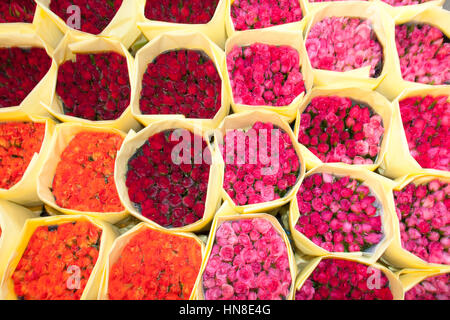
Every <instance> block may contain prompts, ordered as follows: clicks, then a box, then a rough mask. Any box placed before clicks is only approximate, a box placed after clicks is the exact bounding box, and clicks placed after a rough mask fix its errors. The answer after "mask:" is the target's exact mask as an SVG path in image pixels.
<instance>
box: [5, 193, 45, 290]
mask: <svg viewBox="0 0 450 320" xmlns="http://www.w3.org/2000/svg"><path fill="white" fill-rule="evenodd" d="M35 216H36V215H35V214H34V213H33V212H31V211H30V210H28V209H26V208H24V207H21V206H19V205H17V204H14V203H11V202H8V201H5V200H1V199H0V229H1V235H0V284H1V280H2V279H3V274H4V273H5V270H6V267H7V263H8V259H9V257H10V255H11V254H12V253H13V251H14V248H15V247H16V245H17V243H18V242H19V240H20V238H19V235H20V232H21V231H22V227H23V225H24V224H25V221H26V220H27V219H31V218H34V217H35Z"/></svg>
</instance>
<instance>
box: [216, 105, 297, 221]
mask: <svg viewBox="0 0 450 320" xmlns="http://www.w3.org/2000/svg"><path fill="white" fill-rule="evenodd" d="M258 121H260V122H263V123H269V122H270V123H272V124H273V125H275V126H277V127H278V128H280V129H281V130H283V131H284V132H286V133H287V134H288V135H289V136H290V137H291V140H292V145H293V147H294V149H295V152H296V153H297V156H298V158H299V161H300V175H299V177H298V179H297V183H296V184H295V185H294V186H293V187H292V188H291V190H290V191H289V192H288V193H287V194H286V195H285V196H284V197H283V198H280V199H276V200H273V201H269V202H262V203H257V204H248V205H244V206H239V205H236V204H235V203H234V201H233V200H232V199H231V197H230V196H229V195H228V193H227V192H226V191H225V189H224V188H223V183H221V185H220V187H221V189H222V191H221V192H222V198H223V199H224V200H225V201H226V202H227V203H228V204H229V205H230V206H231V208H233V210H234V211H236V212H239V213H255V212H268V213H270V211H273V210H275V209H279V208H280V207H281V206H283V205H285V204H286V203H288V202H289V201H291V200H292V198H293V197H294V196H295V194H296V193H297V191H298V188H299V187H300V184H301V183H302V181H303V177H304V175H305V172H306V166H305V160H304V158H303V153H302V152H301V150H300V144H299V143H297V142H296V140H295V136H294V133H293V132H292V130H291V127H290V126H289V124H288V123H287V122H286V121H284V120H283V119H282V118H281V117H280V116H278V115H277V114H275V113H272V112H269V111H263V110H260V111H248V112H243V113H238V114H233V115H231V116H228V117H226V118H225V119H224V120H223V122H222V123H221V124H220V126H219V127H218V128H217V129H216V130H215V132H214V149H215V151H216V152H217V153H218V154H219V157H220V161H221V162H222V165H223V166H225V163H224V160H223V157H222V155H221V153H220V149H219V143H223V139H224V137H225V135H226V132H227V130H237V129H250V128H251V127H252V126H253V124H255V123H256V122H258ZM247 161H248V160H247Z"/></svg>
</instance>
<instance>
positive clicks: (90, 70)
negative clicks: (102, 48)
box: [56, 52, 131, 120]
mask: <svg viewBox="0 0 450 320" xmlns="http://www.w3.org/2000/svg"><path fill="white" fill-rule="evenodd" d="M130 91H131V90H130V79H129V76H128V65H127V60H126V58H125V57H124V56H122V55H120V54H118V53H115V52H103V53H96V54H77V55H76V60H75V61H70V60H69V61H66V62H64V63H63V64H62V65H60V66H59V70H58V82H57V85H56V93H57V94H58V96H59V97H60V98H61V100H62V101H61V102H62V104H63V110H64V113H65V114H66V115H69V116H74V117H79V118H83V119H88V120H115V119H117V118H119V117H120V116H121V115H122V113H123V112H124V111H125V109H126V108H127V107H128V105H129V104H130Z"/></svg>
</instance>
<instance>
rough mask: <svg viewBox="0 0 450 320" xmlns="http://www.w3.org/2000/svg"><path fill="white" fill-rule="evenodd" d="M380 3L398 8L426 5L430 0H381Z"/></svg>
mask: <svg viewBox="0 0 450 320" xmlns="http://www.w3.org/2000/svg"><path fill="white" fill-rule="evenodd" d="M381 1H383V2H384V3H387V4H389V5H391V6H393V7H400V6H411V5H417V4H422V3H427V2H429V1H432V0H381Z"/></svg>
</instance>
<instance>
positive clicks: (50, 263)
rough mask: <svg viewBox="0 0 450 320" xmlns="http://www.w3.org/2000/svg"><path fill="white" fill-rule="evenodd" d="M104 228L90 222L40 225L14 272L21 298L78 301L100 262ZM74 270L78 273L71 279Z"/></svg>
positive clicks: (15, 290)
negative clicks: (99, 256) (98, 260)
mask: <svg viewBox="0 0 450 320" xmlns="http://www.w3.org/2000/svg"><path fill="white" fill-rule="evenodd" d="M101 235H102V230H101V229H100V228H98V227H97V226H95V225H94V224H92V223H90V222H87V221H74V222H70V223H63V224H59V225H49V226H40V227H38V228H37V229H36V230H35V231H34V233H33V235H32V236H31V238H30V240H29V242H28V245H27V247H26V249H25V252H24V253H23V255H22V257H21V259H20V261H19V263H18V265H17V267H16V269H15V270H14V273H13V275H12V280H13V282H14V292H15V294H16V295H17V297H18V299H21V300H79V299H80V298H81V296H82V294H83V291H84V289H85V287H86V284H87V282H88V281H89V277H90V275H91V273H92V270H93V269H94V267H95V264H96V263H97V259H98V254H99V247H100V240H101ZM74 272H77V274H78V275H79V276H78V278H77V279H74V281H71V280H72V278H70V277H71V276H72V277H73V274H74Z"/></svg>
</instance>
